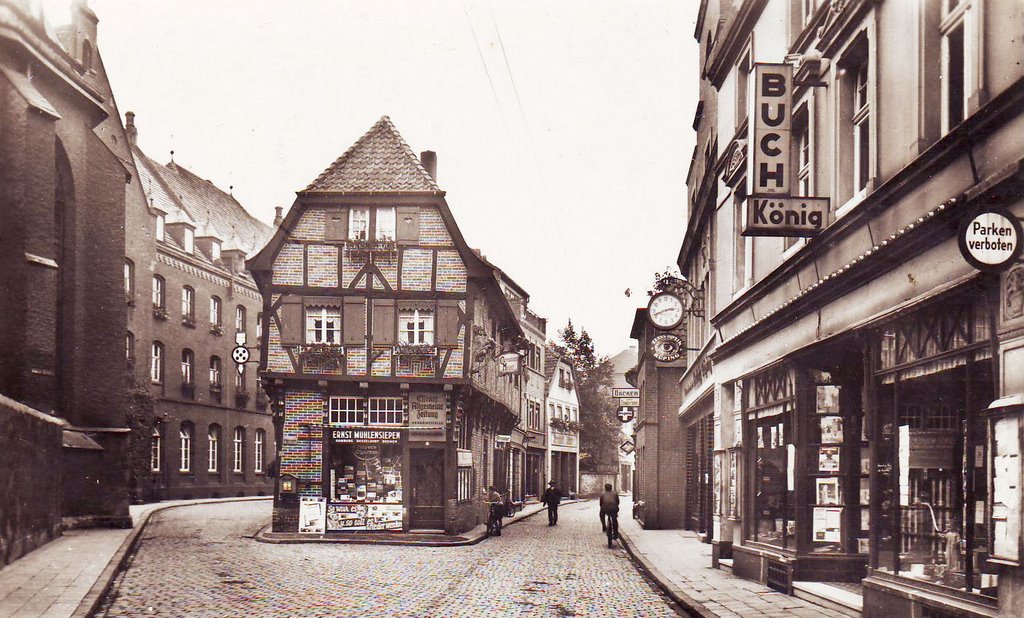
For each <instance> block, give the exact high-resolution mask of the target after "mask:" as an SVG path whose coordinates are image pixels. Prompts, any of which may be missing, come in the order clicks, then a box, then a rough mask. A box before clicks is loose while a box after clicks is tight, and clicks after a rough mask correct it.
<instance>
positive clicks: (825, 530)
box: [811, 508, 843, 543]
mask: <svg viewBox="0 0 1024 618" xmlns="http://www.w3.org/2000/svg"><path fill="white" fill-rule="evenodd" d="M842 515H843V509H841V508H815V509H814V516H813V518H812V521H811V533H812V534H813V540H814V542H816V543H838V542H839V541H840V540H841V538H842V520H843V517H842Z"/></svg>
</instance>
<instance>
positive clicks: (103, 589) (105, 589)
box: [71, 496, 274, 618]
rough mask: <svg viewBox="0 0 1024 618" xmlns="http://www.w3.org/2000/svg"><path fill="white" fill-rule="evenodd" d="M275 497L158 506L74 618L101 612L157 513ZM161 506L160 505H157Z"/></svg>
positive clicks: (120, 549) (110, 564)
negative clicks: (103, 604)
mask: <svg viewBox="0 0 1024 618" xmlns="http://www.w3.org/2000/svg"><path fill="white" fill-rule="evenodd" d="M273 498H274V497H273V496H249V497H244V498H210V499H207V500H196V501H195V502H189V503H187V504H165V505H163V506H155V507H153V508H152V509H150V510H149V511H147V512H146V513H145V514H143V515H142V521H141V522H139V525H137V526H133V527H132V531H131V532H130V533H128V536H127V537H126V538H125V539H124V541H122V542H121V545H120V547H118V548H117V551H116V552H114V555H113V556H112V557H111V558H110V562H108V563H107V566H106V567H105V568H104V569H103V571H102V572H101V573H100V576H99V577H98V578H97V579H96V582H95V583H93V585H92V587H91V588H89V592H87V593H86V595H85V596H84V597H83V598H82V600H81V601H80V602H79V603H78V607H77V608H75V611H74V612H73V613H72V614H71V618H89V617H90V616H93V615H95V613H96V611H97V610H98V609H99V608H100V604H101V603H102V602H103V599H104V598H106V596H107V594H108V593H109V592H110V589H111V587H112V586H113V584H114V580H115V579H117V576H118V574H119V573H121V571H123V570H124V569H125V567H126V566H127V565H128V562H129V561H130V559H131V556H132V555H133V554H134V553H135V549H136V548H137V547H138V544H139V539H141V538H142V533H143V531H144V530H145V529H146V526H148V525H149V520H150V519H151V518H152V517H153V515H155V514H156V513H160V512H162V511H167V510H170V509H177V508H182V507H186V506H199V505H203V504H225V503H228V502H255V501H258V500H273ZM157 504H158V505H159V503H157Z"/></svg>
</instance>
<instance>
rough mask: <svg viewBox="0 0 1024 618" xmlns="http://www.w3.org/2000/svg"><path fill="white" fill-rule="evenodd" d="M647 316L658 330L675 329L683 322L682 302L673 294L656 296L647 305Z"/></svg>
mask: <svg viewBox="0 0 1024 618" xmlns="http://www.w3.org/2000/svg"><path fill="white" fill-rule="evenodd" d="M647 316H648V317H649V318H650V320H651V322H652V323H653V324H654V325H655V326H657V327H658V328H663V329H670V328H675V327H676V326H679V323H680V322H682V321H683V301H681V300H679V297H678V296H676V295H675V294H668V293H662V294H658V295H657V296H655V297H654V298H652V299H651V302H650V304H649V305H647Z"/></svg>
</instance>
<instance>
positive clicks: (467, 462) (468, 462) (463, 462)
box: [456, 449, 473, 468]
mask: <svg viewBox="0 0 1024 618" xmlns="http://www.w3.org/2000/svg"><path fill="white" fill-rule="evenodd" d="M456 458H457V459H458V466H459V467H460V468H468V467H470V466H472V465H473V451H468V450H465V449H459V450H458V455H456Z"/></svg>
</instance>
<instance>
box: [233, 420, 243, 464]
mask: <svg viewBox="0 0 1024 618" xmlns="http://www.w3.org/2000/svg"><path fill="white" fill-rule="evenodd" d="M231 447H232V448H231V471H232V472H242V461H243V457H244V455H245V430H244V429H242V428H241V427H235V435H234V439H233V440H232V441H231Z"/></svg>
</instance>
